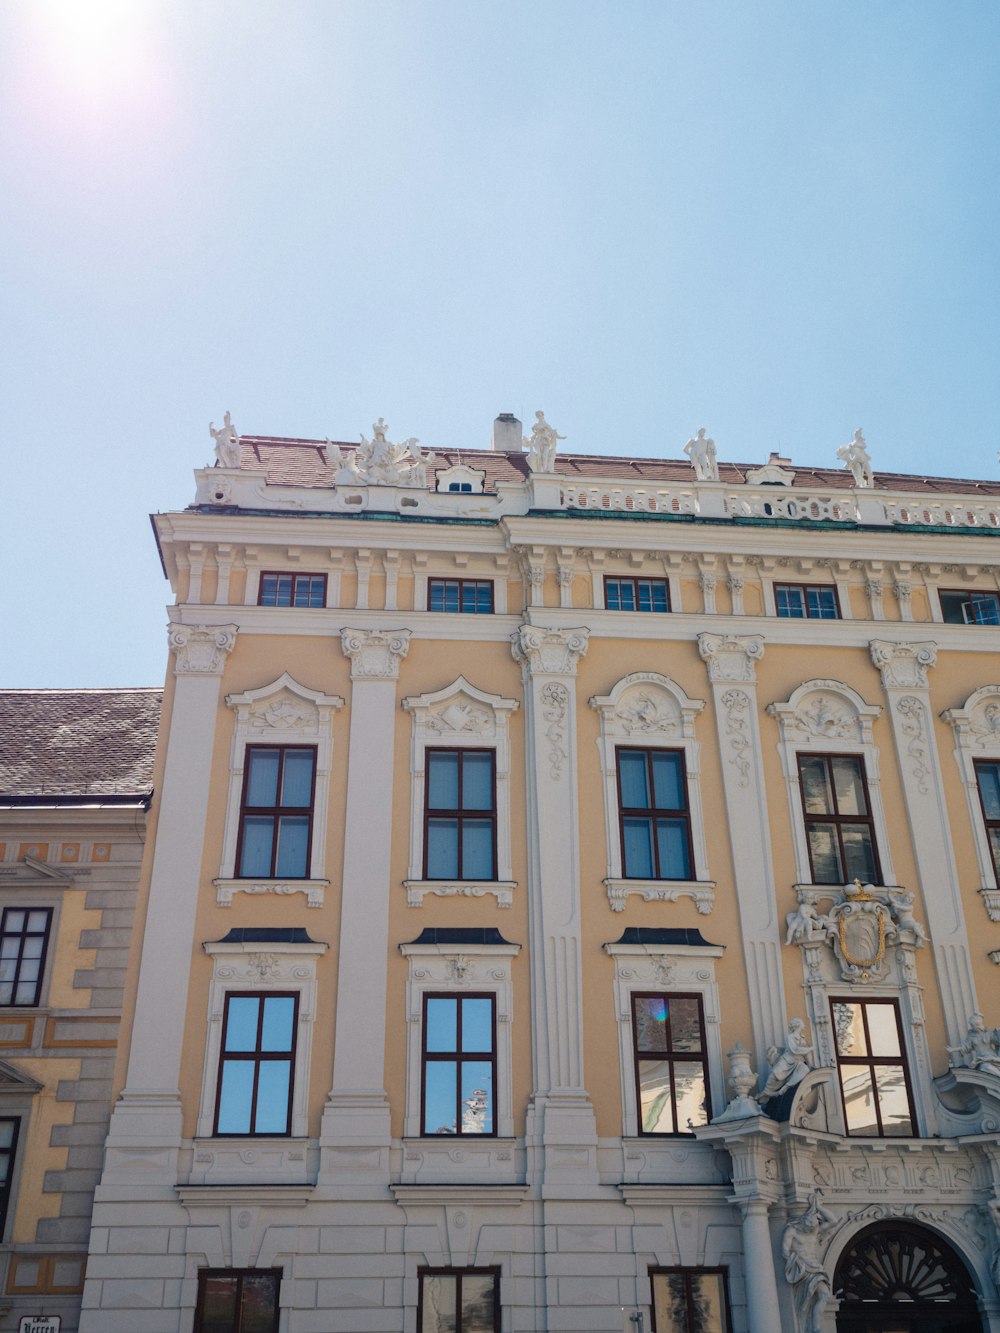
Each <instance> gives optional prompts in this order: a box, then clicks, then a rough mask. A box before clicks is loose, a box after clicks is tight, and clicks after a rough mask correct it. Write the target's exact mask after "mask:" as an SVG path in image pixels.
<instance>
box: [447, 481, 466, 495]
mask: <svg viewBox="0 0 1000 1333" xmlns="http://www.w3.org/2000/svg"><path fill="white" fill-rule="evenodd" d="M448 489H449V491H458V492H460V493H461V494H462V495H471V494H472V482H471V481H449V483H448Z"/></svg>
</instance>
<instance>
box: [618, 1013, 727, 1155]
mask: <svg viewBox="0 0 1000 1333" xmlns="http://www.w3.org/2000/svg"><path fill="white" fill-rule="evenodd" d="M632 1034H633V1040H634V1042H635V1081H636V1092H637V1096H638V1103H637V1105H638V1108H639V1132H640V1134H690V1133H691V1131H692V1130H693V1129H694V1128H695V1126H696V1125H707V1124H708V1115H709V1112H708V1108H709V1095H708V1063H707V1060H706V1051H705V1017H704V1014H703V1012H702V1007H701V996H700V995H669V994H668V995H665V994H662V993H656V994H649V993H648V992H642V991H639V992H634V993H633V995H632Z"/></svg>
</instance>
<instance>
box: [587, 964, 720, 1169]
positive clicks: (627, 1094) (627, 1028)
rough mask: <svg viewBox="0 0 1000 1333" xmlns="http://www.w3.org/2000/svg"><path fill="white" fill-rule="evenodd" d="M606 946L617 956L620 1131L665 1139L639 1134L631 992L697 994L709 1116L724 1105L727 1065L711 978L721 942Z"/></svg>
mask: <svg viewBox="0 0 1000 1333" xmlns="http://www.w3.org/2000/svg"><path fill="white" fill-rule="evenodd" d="M604 952H605V953H607V954H610V956H611V957H612V958H613V959H614V960H615V1013H616V1014H617V1016H618V1028H619V1033H620V1040H619V1042H618V1050H619V1057H620V1060H621V1093H622V1133H623V1136H624V1137H626V1138H635V1139H639V1140H641V1143H642V1144H643V1145H646V1144H649V1143H658V1142H661V1141H663V1142H669V1143H670V1144H673V1145H675V1146H676V1142H677V1139H676V1136H675V1135H670V1136H669V1137H668V1138H664V1139H663V1140H661V1137H660V1136H659V1135H640V1134H639V1107H638V1104H637V1102H636V1095H635V1042H634V1040H633V1032H632V995H633V994H634V993H635V992H640V993H650V992H656V993H660V994H670V993H671V992H677V993H680V994H688V995H692V994H694V995H699V996H700V997H701V1004H702V1012H703V1014H704V1018H705V1044H706V1047H707V1051H706V1055H707V1061H708V1080H709V1096H710V1098H711V1108H710V1112H709V1118H710V1119H711V1118H713V1117H715V1116H717V1115H721V1113H722V1112H723V1111H724V1110H725V1108H726V1086H725V1071H724V1066H723V1060H722V1029H721V1017H722V1011H721V1007H720V1001H719V987H718V985H717V983H716V979H715V960H716V959H717V958H721V957H722V955H723V952H724V950H723V947H722V945H721V944H622V943H620V942H613V943H611V944H605V946H604Z"/></svg>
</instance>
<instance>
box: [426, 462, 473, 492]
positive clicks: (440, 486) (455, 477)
mask: <svg viewBox="0 0 1000 1333" xmlns="http://www.w3.org/2000/svg"><path fill="white" fill-rule="evenodd" d="M434 475H435V478H436V485H435V487H434V489H435V490H436V491H443V492H446V493H448V494H454V492H452V491H450V490H449V488H450V486H451V485H452V483H456V484H457V485H459V486H461V485H466V486H471V487H472V490H471V491H466V492H465V494H466V495H482V493H483V482H484V481H485V479H486V473H485V472H482V471H480V470H479V469H477V468H474V467H466V465H465V464H464V463H455V464H454V465H453V466H452V467H446V468H442V469H441V471H440V472H437V473H435V474H434Z"/></svg>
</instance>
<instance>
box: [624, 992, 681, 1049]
mask: <svg viewBox="0 0 1000 1333" xmlns="http://www.w3.org/2000/svg"><path fill="white" fill-rule="evenodd" d="M672 1004H673V1001H668V1000H667V997H666V996H665V995H637V996H635V999H634V1006H633V1013H634V1014H635V1044H636V1049H637V1050H640V1051H665V1050H666V1049H667V1018H668V1016H669V1006H670V1005H672Z"/></svg>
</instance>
